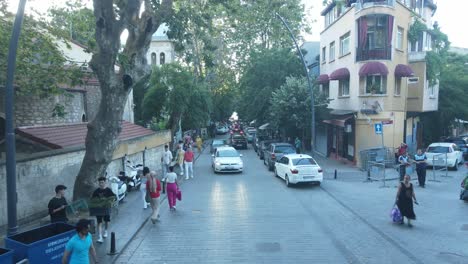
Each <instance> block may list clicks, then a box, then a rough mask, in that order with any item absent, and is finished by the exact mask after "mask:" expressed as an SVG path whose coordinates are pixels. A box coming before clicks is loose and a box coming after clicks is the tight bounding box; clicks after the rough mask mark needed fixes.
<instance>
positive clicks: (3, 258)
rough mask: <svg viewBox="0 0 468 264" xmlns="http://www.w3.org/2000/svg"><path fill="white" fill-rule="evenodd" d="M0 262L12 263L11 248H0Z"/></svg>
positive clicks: (4, 263)
mask: <svg viewBox="0 0 468 264" xmlns="http://www.w3.org/2000/svg"><path fill="white" fill-rule="evenodd" d="M0 263H2V264H13V263H14V262H13V250H10V249H6V248H0Z"/></svg>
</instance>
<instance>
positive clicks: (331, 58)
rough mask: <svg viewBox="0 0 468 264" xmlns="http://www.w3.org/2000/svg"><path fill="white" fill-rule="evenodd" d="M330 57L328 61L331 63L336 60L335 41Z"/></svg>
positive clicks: (331, 46) (332, 44)
mask: <svg viewBox="0 0 468 264" xmlns="http://www.w3.org/2000/svg"><path fill="white" fill-rule="evenodd" d="M328 57H329V59H328V60H329V61H334V60H335V41H333V42H332V43H330V55H329V56H328Z"/></svg>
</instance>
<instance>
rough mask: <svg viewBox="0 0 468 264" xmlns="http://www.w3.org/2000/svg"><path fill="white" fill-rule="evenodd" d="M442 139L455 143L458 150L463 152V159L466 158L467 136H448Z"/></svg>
mask: <svg viewBox="0 0 468 264" xmlns="http://www.w3.org/2000/svg"><path fill="white" fill-rule="evenodd" d="M444 141H445V142H450V143H455V144H457V146H458V148H459V149H460V151H461V152H463V159H464V160H468V136H460V137H449V138H446V139H445V140H444Z"/></svg>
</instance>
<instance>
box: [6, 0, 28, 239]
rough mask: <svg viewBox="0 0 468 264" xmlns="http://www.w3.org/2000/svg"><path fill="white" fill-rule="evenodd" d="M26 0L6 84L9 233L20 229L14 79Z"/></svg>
mask: <svg viewBox="0 0 468 264" xmlns="http://www.w3.org/2000/svg"><path fill="white" fill-rule="evenodd" d="M25 5H26V0H20V2H19V4H18V12H16V16H15V23H14V24H13V32H12V33H11V39H10V47H9V48H8V63H7V78H6V86H5V139H6V174H7V177H6V178H7V208H8V209H7V211H8V235H14V234H16V232H17V230H18V224H17V211H16V205H17V203H18V195H17V194H16V146H15V130H14V128H13V105H14V99H15V97H14V91H13V79H14V76H15V67H16V50H17V49H18V39H19V35H20V32H21V24H22V23H23V17H24V6H25Z"/></svg>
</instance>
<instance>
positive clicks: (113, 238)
mask: <svg viewBox="0 0 468 264" xmlns="http://www.w3.org/2000/svg"><path fill="white" fill-rule="evenodd" d="M115 254H117V251H116V250H115V233H114V232H111V248H110V252H109V255H115Z"/></svg>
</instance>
